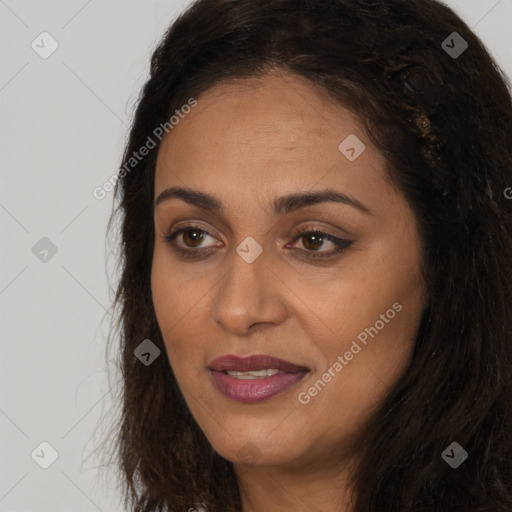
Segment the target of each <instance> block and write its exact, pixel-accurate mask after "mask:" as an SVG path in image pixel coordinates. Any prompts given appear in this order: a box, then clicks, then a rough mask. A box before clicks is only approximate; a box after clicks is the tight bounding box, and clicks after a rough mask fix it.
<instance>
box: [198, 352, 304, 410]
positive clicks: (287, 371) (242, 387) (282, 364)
mask: <svg viewBox="0 0 512 512" xmlns="http://www.w3.org/2000/svg"><path fill="white" fill-rule="evenodd" d="M271 368H272V369H276V370H280V371H282V372H284V373H281V374H277V375H272V376H270V377H265V378H263V379H244V380H240V379H236V378H235V377H231V376H230V375H228V374H227V373H225V372H227V371H234V372H248V371H251V370H255V371H256V370H265V369H271ZM208 369H209V370H210V374H211V376H212V381H213V384H214V386H215V387H216V388H217V390H218V391H219V392H220V393H222V394H223V395H224V396H226V397H227V398H230V399H231V400H235V401H237V402H242V403H257V402H261V401H263V400H268V399H269V398H272V397H273V396H275V395H277V394H279V393H282V392H283V391H285V390H287V389H289V388H290V387H292V386H294V385H295V384H297V383H298V382H299V381H301V380H302V379H303V378H304V377H305V376H306V375H307V373H308V372H309V369H308V368H306V367H305V366H300V365H297V364H294V363H291V362H289V361H285V360H283V359H279V358H277V357H273V356H269V355H254V356H248V357H238V356H234V355H225V356H220V357H218V358H216V359H214V360H213V361H212V362H211V363H210V364H209V365H208Z"/></svg>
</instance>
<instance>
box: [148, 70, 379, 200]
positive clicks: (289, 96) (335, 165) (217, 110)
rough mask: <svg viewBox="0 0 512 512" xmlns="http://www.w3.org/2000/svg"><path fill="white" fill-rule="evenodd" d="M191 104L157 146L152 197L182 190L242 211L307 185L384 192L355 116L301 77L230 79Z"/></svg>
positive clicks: (353, 192) (376, 164)
mask: <svg viewBox="0 0 512 512" xmlns="http://www.w3.org/2000/svg"><path fill="white" fill-rule="evenodd" d="M197 102H198V103H197V106H196V107H194V108H193V109H192V110H191V111H190V112H189V113H187V114H185V115H182V116H181V119H180V121H179V123H178V124H177V125H176V126H175V127H174V128H173V130H172V131H170V132H169V133H168V134H167V135H166V136H165V137H164V139H163V141H162V144H161V146H160V149H159V154H158V160H157V167H156V181H155V196H157V195H158V194H159V193H160V192H161V191H162V190H163V189H164V188H168V187H172V186H188V187H190V188H194V189H201V190H203V191H207V192H210V193H211V194H212V195H216V196H218V197H224V198H226V201H228V200H231V201H232V202H233V203H235V202H237V203H238V204H237V205H238V207H239V209H240V208H241V209H243V208H244V205H246V204H247V201H251V202H254V198H255V197H277V196H278V195H282V194H291V193H294V192H298V191H304V190H311V189H314V188H315V187H317V188H326V187H329V188H332V187H337V188H339V189H341V190H342V191H343V192H344V193H347V194H348V195H351V196H355V195H356V194H363V195H365V196H368V195H372V194H373V195H374V196H375V197H378V196H379V194H380V197H381V199H382V197H383V195H385V194H382V186H383V180H385V179H386V177H385V174H386V173H385V171H384V160H383V158H382V156H381V155H380V153H379V152H378V151H377V150H376V149H375V148H374V147H373V146H372V144H371V143H370V141H369V140H368V137H367V136H366V134H365V132H364V130H363V128H362V126H361V123H360V121H359V119H358V118H357V116H356V115H355V114H353V113H352V112H350V111H349V110H347V109H346V108H344V107H342V106H341V105H339V104H337V103H335V102H334V101H332V100H331V99H329V98H328V97H327V96H326V95H325V94H322V92H321V90H320V89H319V88H316V87H315V86H313V85H312V84H310V83H309V82H307V81H306V80H305V79H300V78H297V77H295V76H291V75H286V74H280V75H266V76H264V77H260V78H254V79H244V80H236V81H230V82H227V83H222V84H219V85H216V86H214V87H212V88H211V89H209V90H208V91H206V92H205V93H204V94H202V95H201V96H200V97H199V98H198V99H197ZM345 140H349V142H351V143H352V144H351V145H352V146H353V145H354V144H356V149H357V150H358V151H359V150H361V148H364V150H362V152H361V154H360V155H359V156H358V158H357V159H355V160H352V161H351V160H349V159H348V158H347V156H346V155H344V154H343V152H342V151H341V150H340V144H342V143H343V141H345ZM358 141H359V142H358ZM357 144H360V146H357ZM345 149H346V148H345ZM379 189H381V190H380V191H379Z"/></svg>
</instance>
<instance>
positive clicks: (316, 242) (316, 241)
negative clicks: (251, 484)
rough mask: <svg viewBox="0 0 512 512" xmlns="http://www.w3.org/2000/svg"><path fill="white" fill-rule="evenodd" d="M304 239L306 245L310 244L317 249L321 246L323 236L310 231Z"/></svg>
mask: <svg viewBox="0 0 512 512" xmlns="http://www.w3.org/2000/svg"><path fill="white" fill-rule="evenodd" d="M306 240H307V243H306V247H307V246H308V245H309V246H311V245H312V246H313V247H312V248H313V249H319V248H320V247H321V246H322V241H323V238H322V236H321V235H317V234H315V233H310V234H309V235H306ZM310 241H311V243H310Z"/></svg>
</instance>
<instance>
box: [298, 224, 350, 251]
mask: <svg viewBox="0 0 512 512" xmlns="http://www.w3.org/2000/svg"><path fill="white" fill-rule="evenodd" d="M297 240H301V241H302V245H303V247H305V250H304V251H302V252H306V253H307V254H306V257H308V258H309V257H312V258H329V257H331V256H334V255H336V254H338V253H340V252H342V251H343V250H345V249H346V248H348V247H349V246H350V245H351V244H352V242H351V241H349V240H343V239H341V238H337V237H335V236H333V235H330V234H328V233H325V232H323V231H319V230H303V231H300V232H299V233H297V234H296V235H295V238H294V240H293V241H294V243H295V242H296V241H297ZM326 241H328V242H329V243H330V244H331V245H333V246H334V249H333V250H330V251H329V250H327V251H320V250H319V249H320V248H322V247H324V245H325V243H326Z"/></svg>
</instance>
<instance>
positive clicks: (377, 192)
mask: <svg viewBox="0 0 512 512" xmlns="http://www.w3.org/2000/svg"><path fill="white" fill-rule="evenodd" d="M350 134H356V135H357V137H358V138H359V139H360V140H361V141H362V142H363V143H364V144H365V146H366V149H365V150H364V152H363V153H362V154H361V155H360V156H359V157H358V158H357V159H356V160H355V161H349V160H348V159H347V158H346V157H345V156H344V155H343V154H342V153H341V152H340V150H339V149H338V146H339V144H340V143H341V142H342V141H343V140H344V139H345V138H346V137H347V136H348V135H350ZM169 187H189V188H192V189H196V190H199V191H202V192H205V193H208V194H210V195H212V196H214V197H216V198H217V199H218V200H219V201H221V202H222V205H223V211H222V213H213V212H209V211H205V210H202V209H200V208H197V207H195V206H192V205H190V204H188V203H187V202H185V201H183V200H181V199H177V198H172V199H168V200H166V201H162V202H161V203H160V204H159V205H158V206H156V207H155V215H154V220H155V234H156V236H155V246H154V258H153V265H152V277H151V279H152V293H153V301H154V306H155V311H156V315H157V319H158V322H159V326H160V328H161V331H162V334H163V336H164V341H165V345H166V350H167V355H168V357H169V361H170V363H171V366H172V368H173V371H174V374H175V375H176V378H177V380H178V384H179V386H180V389H181V391H182V393H183V394H184V397H185V399H186V402H187V404H188V406H189V408H190V410H191V412H192V414H193V416H194V418H195V419H196V421H197V423H198V424H199V426H200V428H201V429H202V430H203V432H204V433H205V435H206V437H207V438H208V440H209V441H210V443H211V444H212V446H213V447H214V449H215V450H216V451H217V452H218V453H219V454H220V455H222V456H223V457H225V458H226V459H228V460H230V461H232V462H233V464H234V468H235V472H236V475H237V478H238V481H239V485H240V489H241V495H242V501H243V510H244V512H262V511H264V510H273V511H278V512H279V511H285V510H286V511H288V512H289V511H298V510H300V511H303V510H305V509H306V508H307V509H308V510H330V511H345V512H346V511H350V510H352V509H353V508H352V503H353V502H351V499H350V491H351V489H350V486H349V485H348V483H347V482H346V480H347V477H348V475H349V474H350V468H351V466H352V465H353V464H354V458H350V457H349V455H348V454H349V448H350V445H351V440H353V438H354V436H355V435H357V433H358V432H359V431H360V429H361V426H362V423H363V422H364V420H365V419H367V418H368V417H369V415H370V414H371V413H372V411H373V410H374V409H375V407H377V406H378V405H379V404H380V403H381V401H382V400H383V399H384V397H385V396H386V394H387V393H388V392H389V391H390V389H391V387H392V386H393V385H394V383H395V382H396V381H397V380H398V378H399V377H400V376H401V375H402V374H403V373H404V371H405V370H406V369H407V366H408V364H409V362H410V358H411V354H412V349H413V346H414V340H415V336H416V333H417V330H418V327H419V324H420V320H421V314H422V312H423V310H424V308H425V306H426V296H425V286H424V283H423V282H422V279H421V274H420V262H421V258H422V254H421V246H420V239H419V235H418V231H417V225H416V219H415V217H414V214H413V212H412V210H411V209H410V207H409V205H408V203H407V202H406V201H405V199H404V198H403V196H402V195H401V194H400V192H399V191H398V190H397V189H396V188H395V187H394V186H393V185H392V183H391V182H390V180H389V178H388V175H387V173H386V171H385V164H384V159H383V157H382V155H381V154H380V153H379V152H378V151H377V150H376V149H375V148H374V147H373V146H372V144H371V143H370V141H369V139H368V137H367V136H366V134H365V132H364V130H363V128H362V127H361V124H360V122H359V120H358V119H357V117H356V116H355V115H354V114H352V113H350V112H349V111H348V110H346V109H345V108H343V107H341V106H340V105H338V104H336V103H333V102H332V101H331V100H329V99H328V98H327V97H326V96H325V95H322V94H320V91H319V90H318V89H316V88H315V87H314V86H312V85H310V84H309V83H308V82H306V81H304V80H302V79H300V78H297V77H294V76H292V75H288V74H285V73H280V72H273V73H271V74H268V75H266V76H265V77H263V78H258V79H256V78H254V79H245V80H238V81H231V82H227V83H224V84H220V85H217V86H215V87H213V88H212V89H210V90H208V91H207V92H206V93H204V94H203V95H201V96H200V97H199V98H198V105H197V106H196V107H195V108H193V109H192V111H191V112H190V113H189V114H187V115H186V116H185V117H184V118H183V119H181V120H180V122H179V124H178V125H177V126H175V127H174V129H173V130H172V131H171V132H169V134H168V135H166V137H165V138H164V140H163V142H162V145H161V147H160V149H159V154H158V161H157V166H156V175H155V198H157V197H158V196H159V194H160V193H161V192H162V191H163V190H165V189H167V188H169ZM326 188H330V189H334V190H336V191H338V192H342V193H345V194H347V195H348V196H350V197H351V198H354V199H357V200H358V201H359V202H360V203H362V204H363V205H364V206H365V207H366V208H367V209H369V210H370V211H371V212H372V213H371V214H367V213H364V212H362V211H360V210H358V209H356V208H355V207H353V206H351V205H347V204H341V203H335V202H322V203H319V204H315V205H311V206H308V207H306V208H303V209H300V210H297V211H293V212H290V213H287V214H285V215H274V214H273V213H272V211H271V209H270V203H271V201H273V200H274V199H276V198H278V197H280V196H283V195H287V194H292V193H299V192H311V191H319V190H323V189H326ZM190 223H192V224H193V225H198V226H199V227H200V229H204V230H206V231H207V232H208V233H210V235H208V234H206V233H204V232H200V233H203V235H204V238H203V239H202V241H201V240H199V241H195V239H194V238H193V237H191V235H192V236H193V235H194V233H193V231H194V230H193V229H192V233H191V231H189V232H188V233H185V236H183V233H182V234H181V235H178V237H177V238H176V239H175V242H176V244H177V245H179V246H181V247H183V248H185V249H189V250H190V251H191V252H193V251H196V252H197V251H198V248H199V249H201V248H203V249H204V248H207V247H210V251H211V252H210V254H206V255H204V256H203V257H202V258H199V259H196V260H193V259H192V260H186V259H183V258H182V257H180V255H179V254H177V253H176V252H175V250H174V249H173V246H172V245H170V244H169V243H168V242H166V241H165V240H164V236H165V235H166V234H168V233H169V232H170V231H171V230H174V231H175V230H177V229H180V228H181V227H184V226H186V225H187V224H190ZM301 228H307V229H309V230H311V229H318V230H321V231H323V232H324V233H327V234H330V235H332V236H336V237H338V238H340V239H346V240H349V241H351V242H352V244H351V245H350V246H349V247H347V248H345V249H344V251H342V252H341V253H339V254H337V255H335V256H332V257H330V258H327V259H325V260H321V259H318V260H314V259H313V258H312V257H310V256H309V255H310V254H311V253H315V252H321V253H324V254H328V253H330V252H332V251H333V250H334V249H335V248H336V246H335V244H333V243H332V242H330V241H329V240H326V239H324V242H323V245H322V243H319V242H318V241H314V240H313V241H311V240H310V239H309V238H308V236H307V235H304V236H302V237H301V236H299V237H295V238H294V236H293V235H294V232H295V231H294V230H299V229H301ZM187 235H188V236H187ZM249 236H251V237H253V238H254V239H255V240H256V241H257V242H258V243H259V244H260V246H261V247H262V249H263V252H262V254H261V255H260V256H259V257H258V258H256V260H255V261H253V262H252V263H248V262H246V261H245V260H244V259H243V258H242V257H240V256H239V254H238V253H237V252H236V248H237V247H238V246H239V245H240V244H241V243H242V242H243V241H244V240H245V238H246V237H249ZM315 244H316V245H315ZM203 254H204V253H203ZM394 303H399V305H401V306H402V309H401V311H400V312H397V313H396V315H395V316H394V318H393V319H391V320H389V322H386V323H385V326H384V327H383V328H382V329H380V330H379V331H378V334H377V335H375V336H374V337H373V338H371V337H368V342H367V345H366V346H364V345H363V346H362V350H361V351H360V352H358V353H357V355H354V357H353V359H352V360H351V361H348V362H347V364H346V366H344V367H343V370H342V371H341V372H339V373H335V374H336V376H335V377H333V378H332V379H331V381H330V382H329V383H328V384H327V385H326V386H325V387H324V388H323V389H322V390H321V391H320V392H318V393H317V394H316V396H314V397H311V399H310V401H309V402H308V403H307V404H303V403H300V401H299V400H298V395H299V393H300V392H307V390H308V389H309V388H311V386H312V385H313V384H314V383H315V382H316V381H317V380H318V379H321V378H322V375H323V374H324V373H325V372H326V371H327V370H328V368H330V367H331V368H332V366H333V364H334V363H335V362H336V361H337V358H338V356H344V354H345V353H346V352H347V351H348V350H349V349H350V346H351V344H352V342H353V341H354V340H357V336H358V335H359V334H360V333H361V332H362V331H364V330H365V328H369V327H371V326H374V325H375V323H376V321H377V320H379V319H380V318H382V317H381V316H380V315H382V314H385V313H386V311H387V310H389V309H390V308H392V305H393V304H394ZM360 345H361V344H360ZM225 354H235V355H239V356H247V355H253V354H269V355H272V356H275V357H279V358H281V359H285V360H288V361H291V362H293V363H296V364H300V365H303V366H306V367H308V368H309V370H310V372H309V373H308V374H307V376H306V378H305V379H304V380H302V381H301V382H300V383H299V384H298V385H296V386H294V387H293V388H291V389H288V390H287V391H285V392H283V393H281V394H279V395H277V396H274V397H273V398H271V399H269V400H266V401H263V402H259V403H256V404H243V403H239V402H235V401H233V400H230V399H229V398H226V397H225V396H223V395H222V394H220V393H219V392H218V391H217V389H216V388H215V387H214V386H213V385H212V381H211V376H210V372H209V370H208V368H207V366H208V363H209V362H211V361H212V360H213V359H214V358H216V357H218V356H220V355H225ZM345 360H346V359H345ZM244 453H245V454H247V453H249V454H250V455H251V457H252V463H251V464H247V463H244V462H243V461H242V459H241V457H242V454H244Z"/></svg>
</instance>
